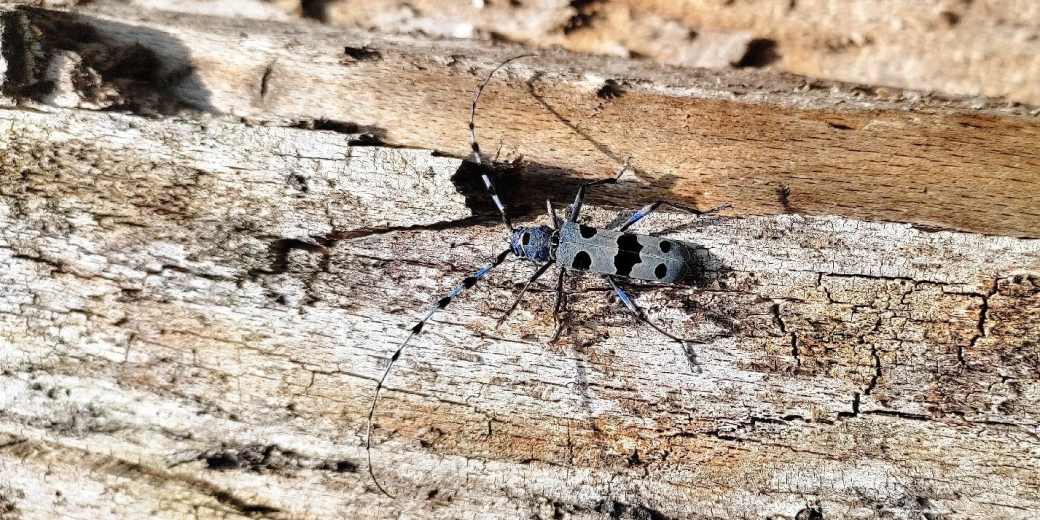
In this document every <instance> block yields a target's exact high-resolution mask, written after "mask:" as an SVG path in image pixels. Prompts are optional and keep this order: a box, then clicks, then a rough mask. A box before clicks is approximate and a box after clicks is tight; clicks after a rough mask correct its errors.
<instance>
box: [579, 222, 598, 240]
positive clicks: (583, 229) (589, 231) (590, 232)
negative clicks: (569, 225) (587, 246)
mask: <svg viewBox="0 0 1040 520" xmlns="http://www.w3.org/2000/svg"><path fill="white" fill-rule="evenodd" d="M578 232H579V233H581V238H592V237H594V236H596V233H598V231H597V230H596V228H591V227H589V226H586V225H585V224H579V225H578Z"/></svg>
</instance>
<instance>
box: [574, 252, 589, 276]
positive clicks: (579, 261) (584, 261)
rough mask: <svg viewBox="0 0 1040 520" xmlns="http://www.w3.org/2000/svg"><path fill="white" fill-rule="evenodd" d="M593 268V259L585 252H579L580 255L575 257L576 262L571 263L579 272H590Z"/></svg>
mask: <svg viewBox="0 0 1040 520" xmlns="http://www.w3.org/2000/svg"><path fill="white" fill-rule="evenodd" d="M591 266H592V257H591V256H589V254H588V253H586V252H585V251H578V254H576V255H574V260H572V261H571V267H573V268H574V269H577V270H579V271H588V270H589V267H591Z"/></svg>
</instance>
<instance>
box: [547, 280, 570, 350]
mask: <svg viewBox="0 0 1040 520" xmlns="http://www.w3.org/2000/svg"><path fill="white" fill-rule="evenodd" d="M566 273H567V270H566V269H564V268H562V267H561V268H560V271H559V273H557V275H556V303H555V305H554V306H553V323H555V324H556V330H555V331H554V332H553V336H552V339H550V340H549V344H550V345H551V344H553V343H556V340H558V339H560V334H561V333H562V332H563V327H564V325H566V322H564V321H563V319H561V318H560V313H561V312H562V311H563V310H564V309H565V308H566V305H567V304H566V299H567V294H566V293H564V291H563V280H564V277H565V276H566Z"/></svg>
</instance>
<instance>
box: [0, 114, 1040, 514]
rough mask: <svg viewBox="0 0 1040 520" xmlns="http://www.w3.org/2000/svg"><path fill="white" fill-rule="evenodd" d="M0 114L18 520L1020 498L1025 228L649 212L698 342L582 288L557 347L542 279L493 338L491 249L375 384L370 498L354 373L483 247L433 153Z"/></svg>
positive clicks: (1030, 292) (869, 504)
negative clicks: (961, 229) (995, 232)
mask: <svg viewBox="0 0 1040 520" xmlns="http://www.w3.org/2000/svg"><path fill="white" fill-rule="evenodd" d="M0 131H2V134H0V147H2V150H0V157H2V159H0V230H2V232H0V287H2V291H3V292H2V294H3V296H2V298H0V305H2V309H0V338H3V340H2V342H3V348H2V349H0V356H2V357H0V367H2V375H0V379H2V386H3V388H4V392H3V393H2V401H0V410H2V413H0V467H3V468H4V469H3V478H2V479H0V494H2V495H3V497H4V501H3V503H6V504H9V505H8V506H6V507H8V508H10V509H13V510H15V511H17V512H18V513H16V514H20V515H22V516H24V517H25V518H35V517H46V516H54V515H69V516H78V517H90V516H105V515H117V516H144V515H158V516H166V517H181V516H187V515H192V514H194V515H198V516H200V517H209V516H236V515H239V516H261V515H263V516H272V517H290V516H293V517H295V516H304V517H329V516H351V515H356V514H361V515H365V516H373V517H392V516H397V515H398V514H399V513H401V512H406V513H412V514H421V515H423V516H430V517H444V518H456V517H466V516H476V515H477V514H481V515H484V516H485V517H501V518H515V517H517V516H535V517H542V518H553V517H566V516H568V515H570V516H572V517H575V518H588V517H611V518H710V517H727V518H729V517H772V518H794V517H798V518H805V517H807V516H808V517H818V516H813V515H817V512H822V514H824V515H826V516H825V517H831V516H838V517H842V516H850V517H872V516H878V515H881V516H885V515H893V516H895V517H898V518H912V517H915V515H921V514H925V515H937V516H943V517H949V518H971V517H979V516H991V517H1002V518H1029V517H1032V516H1035V515H1036V514H1037V512H1038V511H1040V495H1038V491H1040V481H1038V480H1040V479H1038V477H1037V475H1040V471H1038V470H1040V457H1038V453H1040V451H1038V450H1040V440H1038V438H1037V437H1038V426H1037V425H1038V413H1037V410H1038V406H1037V405H1038V404H1040V403H1038V400H1040V393H1038V388H1040V387H1038V380H1040V372H1038V367H1040V365H1038V360H1040V357H1038V355H1040V352H1038V350H1037V349H1038V348H1040V346H1038V345H1040V332H1038V330H1037V327H1036V320H1037V318H1038V316H1040V288H1038V280H1040V243H1038V242H1037V241H1035V240H1022V239H1014V238H1003V237H988V236H982V235H972V234H960V233H950V232H926V231H921V230H917V229H914V228H912V227H911V226H908V225H904V224H878V223H867V222H858V221H852V220H846V219H842V218H836V217H829V218H820V217H801V216H790V215H786V216H773V217H754V218H719V217H704V218H701V219H692V220H691V219H689V218H687V217H685V216H683V215H678V214H662V215H659V216H656V217H652V218H651V219H650V220H649V221H648V222H647V223H646V224H645V225H644V226H645V228H646V229H647V230H649V229H654V230H657V231H662V232H664V231H667V232H668V234H669V235H670V236H674V237H676V238H678V239H682V240H685V241H688V242H690V243H692V244H696V245H698V246H699V247H701V248H702V249H701V252H702V258H703V259H704V260H705V261H706V265H708V266H709V271H710V275H711V276H710V281H709V283H708V284H707V286H706V287H704V288H674V287H673V288H668V287H665V288H643V289H638V288H637V289H636V292H637V293H638V294H639V296H638V302H639V303H640V304H641V305H642V306H644V307H646V308H647V309H648V310H649V312H650V315H651V316H652V318H653V319H654V320H656V321H657V322H658V323H660V324H661V326H663V327H665V328H666V329H667V330H671V331H674V332H676V333H681V334H683V335H684V336H688V337H691V338H696V339H697V340H698V341H700V342H701V344H699V345H697V346H696V348H695V349H694V350H693V354H695V356H692V357H690V356H687V353H685V352H684V351H683V350H682V349H680V348H679V347H678V346H677V345H675V344H674V343H670V342H668V341H666V340H664V339H662V337H660V336H659V335H656V334H655V333H654V332H653V331H650V330H647V329H645V328H643V327H640V326H639V325H638V323H637V322H635V321H634V320H632V319H630V318H629V317H627V316H626V315H625V314H624V311H623V308H622V307H621V306H620V305H618V304H616V303H611V302H609V301H608V300H607V298H606V295H607V291H606V286H605V284H602V283H599V282H596V281H595V280H594V279H586V280H583V281H582V282H580V283H577V284H575V285H573V286H572V287H571V290H572V291H573V293H572V296H571V300H570V315H569V316H568V318H567V319H568V322H569V323H570V324H571V325H570V328H569V330H568V331H567V333H566V334H565V341H564V343H563V344H561V345H560V346H558V347H555V348H553V347H547V346H546V345H545V344H544V341H545V340H546V338H547V337H548V335H549V334H550V333H551V330H552V320H551V314H550V313H551V309H550V307H551V305H552V303H551V296H550V290H549V289H548V288H544V287H540V288H538V289H537V290H535V291H533V293H532V294H531V295H530V297H529V298H528V300H527V302H525V303H524V304H523V305H522V307H521V311H520V312H519V313H518V314H517V315H516V316H515V317H514V318H512V319H510V320H509V321H508V322H507V323H506V324H505V325H504V326H503V327H502V328H501V329H500V330H499V329H496V328H495V326H494V322H495V316H496V315H497V314H498V313H500V312H502V311H503V310H504V309H505V307H506V306H508V304H509V301H510V300H509V298H510V296H511V295H512V294H515V289H516V287H517V284H518V283H520V282H521V281H522V280H523V279H524V278H525V276H526V274H527V273H528V270H529V268H525V267H524V266H523V265H521V264H519V263H513V264H507V266H508V267H504V268H502V269H500V270H499V271H497V272H495V273H494V275H493V277H492V278H491V279H490V280H489V283H487V284H485V285H480V286H477V287H476V288H474V289H473V290H472V291H471V292H469V293H467V294H466V296H465V297H464V298H462V299H461V300H459V301H458V302H457V304H455V305H453V306H452V308H451V312H450V313H446V314H445V315H443V316H442V317H441V318H438V319H437V320H435V322H434V323H432V324H431V325H430V326H429V327H428V331H427V334H426V335H424V336H421V337H420V341H418V342H416V343H415V345H414V347H412V348H411V350H410V351H407V353H406V355H405V357H404V358H403V359H402V361H401V363H400V364H399V370H397V371H396V372H395V373H394V374H393V375H392V376H391V379H390V380H389V389H388V391H387V392H386V394H385V395H384V398H383V404H382V406H381V408H380V409H379V410H378V413H377V424H378V428H377V429H376V435H377V439H376V440H377V442H376V451H375V458H374V462H375V464H376V470H377V472H378V473H379V474H380V475H381V477H382V478H383V479H384V480H385V481H386V482H387V484H388V485H389V486H390V487H391V489H393V490H394V491H395V492H397V493H399V494H400V497H399V498H398V499H397V500H395V501H390V500H389V499H386V498H385V497H382V496H381V495H379V494H377V493H376V492H375V490H374V487H373V486H372V484H371V482H370V481H369V479H368V477H367V475H366V474H365V473H364V462H363V461H364V452H363V448H362V447H363V432H364V425H365V420H364V419H365V415H366V413H367V406H368V404H369V402H370V399H371V397H372V390H373V386H374V384H373V378H374V377H376V376H378V374H379V373H380V370H381V368H382V367H383V366H384V364H385V362H386V356H387V355H388V354H389V353H390V352H391V351H392V349H393V348H395V347H396V344H397V343H398V342H399V341H400V340H402V339H403V336H404V333H405V329H406V328H407V327H409V326H411V324H412V323H413V321H414V319H415V318H416V317H417V315H418V314H419V313H420V312H421V311H422V310H423V309H424V308H426V306H427V305H428V304H429V303H430V302H431V301H432V300H433V299H434V298H435V297H436V296H437V295H438V294H440V293H442V292H443V291H444V290H446V289H447V288H448V287H449V286H450V285H452V284H453V283H454V281H455V280H456V279H458V278H460V277H462V276H464V275H465V274H466V273H469V272H471V271H472V269H473V268H474V266H476V265H477V264H478V263H480V262H481V261H482V260H483V259H484V258H486V256H487V255H488V254H489V253H490V252H492V251H497V250H499V249H500V248H501V241H502V240H503V239H504V237H503V233H502V230H501V228H500V226H499V225H497V224H496V222H497V221H496V219H495V216H494V215H493V214H490V213H486V212H483V211H481V210H478V211H477V213H476V216H470V215H471V213H472V212H471V210H469V209H468V208H467V206H466V202H465V197H463V196H461V195H458V194H456V191H457V190H456V189H455V186H454V185H453V184H452V183H451V182H449V180H450V178H451V176H452V175H453V174H454V173H455V170H456V168H457V167H458V165H459V162H458V161H457V160H455V159H448V158H431V157H430V156H429V154H428V153H426V152H419V151H410V150H397V149H386V148H381V147H364V146H357V145H353V146H352V145H350V144H349V143H350V141H351V140H352V139H353V138H352V136H349V135H343V134H338V133H333V132H324V131H315V130H306V129H285V128H267V127H247V126H243V125H241V124H237V123H231V122H222V121H211V122H208V123H197V122H191V121H175V120H159V121H150V120H146V119H142V118H139V117H134V116H127V115H118V114H105V113H89V112H81V111H67V110H48V111H46V112H38V111H26V110H9V109H8V110H0ZM572 182H574V181H572ZM629 182H630V183H631V184H632V185H637V184H639V181H636V180H632V181H629ZM464 184H465V183H462V184H460V188H459V189H461V190H462V191H463V192H465V187H464ZM624 189H626V186H624V185H622V186H619V187H616V188H615V191H621V190H624ZM385 199H390V200H394V201H395V203H394V204H393V206H394V207H393V208H391V209H388V205H387V204H385V202H384V200H385ZM557 201H558V202H562V200H561V199H557ZM588 211H589V212H590V213H589V216H590V219H592V220H593V221H606V220H609V218H610V216H611V213H610V212H609V211H606V210H604V209H602V208H599V207H590V208H589V210H588Z"/></svg>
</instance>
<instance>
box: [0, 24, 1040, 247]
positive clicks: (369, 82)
mask: <svg viewBox="0 0 1040 520" xmlns="http://www.w3.org/2000/svg"><path fill="white" fill-rule="evenodd" d="M90 5H91V6H94V5H95V4H90ZM102 7H104V9H102ZM96 9H97V10H98V11H96V12H93V13H92V14H91V13H88V14H63V13H56V12H51V11H40V10H32V9H29V10H23V11H18V12H14V13H9V14H7V15H6V16H5V17H4V20H5V24H6V29H5V33H4V34H5V35H6V36H5V39H6V41H8V42H10V43H12V45H10V46H8V48H10V49H11V51H10V53H11V55H10V56H7V57H6V59H7V60H8V69H9V70H8V80H7V81H6V82H5V87H4V88H5V90H6V91H7V92H8V93H12V94H23V95H31V96H33V97H35V98H36V99H42V100H45V101H47V102H50V103H57V104H61V105H62V106H80V107H90V108H93V107H100V108H109V109H130V110H134V111H137V112H140V113H145V114H156V113H167V112H173V111H175V110H177V109H179V108H183V107H193V108H194V109H196V110H202V111H207V112H217V113H227V114H234V115H237V116H241V117H248V118H251V119H253V120H266V121H270V120H275V121H284V120H286V119H289V120H293V121H295V120H301V119H324V120H329V121H332V122H334V123H337V124H338V125H339V127H340V128H344V129H348V130H353V131H367V132H369V133H371V134H373V135H374V136H375V137H378V138H379V139H381V140H383V141H384V142H386V143H390V144H395V145H406V146H415V147H422V148H427V149H434V150H441V151H445V152H447V153H450V154H453V155H456V156H460V157H461V156H463V155H464V154H465V153H466V152H467V150H468V145H467V132H466V121H467V117H468V108H469V104H470V102H471V100H472V93H473V90H474V85H475V84H476V83H477V82H478V81H479V79H480V77H481V76H483V75H485V74H486V73H487V72H488V71H490V69H491V68H492V67H494V66H495V65H497V64H498V63H499V62H501V61H502V60H503V59H505V58H506V57H508V56H514V55H517V54H519V53H520V52H522V51H523V49H519V48H515V47H513V48H508V47H506V48H498V47H495V48H486V47H480V46H478V45H477V44H475V43H474V42H467V41H460V40H428V39H419V38H416V37H409V36H381V35H379V34H376V33H343V32H337V31H334V30H331V29H325V28H321V27H316V26H298V25H286V24H277V23H271V22H258V21H254V20H228V19H222V18H198V17H185V16H182V15H174V14H168V13H161V12H139V11H133V10H126V9H123V8H120V7H117V6H111V5H100V6H98V7H96ZM101 11H104V13H105V14H100V13H101ZM20 49H23V50H21V51H20ZM576 62H577V60H576V58H575V56H573V55H570V54H563V53H552V54H548V55H542V56H537V57H532V58H529V59H527V60H525V61H524V62H520V63H516V64H514V65H511V66H510V67H509V70H507V71H503V73H502V75H501V77H500V78H499V79H497V80H496V81H493V82H492V84H491V87H490V88H489V90H488V91H487V95H486V96H485V97H484V98H483V99H482V105H481V115H480V123H479V126H480V131H481V133H482V136H483V140H484V145H485V148H487V149H494V148H495V147H496V146H497V145H499V144H501V145H503V146H504V147H505V150H504V155H503V156H504V157H515V156H522V157H523V158H524V159H525V160H526V161H527V163H528V165H529V167H530V168H533V169H535V170H542V171H549V172H557V173H563V174H566V173H569V172H580V174H582V175H586V176H605V175H607V174H608V172H610V171H613V170H616V169H617V168H618V166H619V165H620V163H621V162H622V160H623V159H624V158H625V157H631V158H632V164H633V165H634V166H635V168H636V170H637V175H639V177H640V178H641V179H642V180H643V181H644V182H645V187H644V189H643V190H642V191H641V193H640V196H641V197H642V198H643V199H646V198H653V197H664V196H667V197H669V198H671V199H674V200H678V201H681V202H685V203H687V204H691V205H696V206H698V207H701V208H702V209H706V208H708V207H714V206H717V205H719V204H724V203H729V204H732V205H733V211H732V212H731V214H744V215H746V214H770V213H778V212H789V211H797V212H799V213H803V214H824V215H825V214H837V215H843V216H848V217H855V218H861V219H877V220H888V221H902V222H911V223H915V224H920V225H923V226H926V227H938V228H946V229H960V230H969V231H975V232H982V233H990V234H1006V235H1013V236H1023V237H1027V236H1029V237H1036V236H1038V235H1040V233H1038V230H1040V211H1038V209H1037V208H1040V177H1038V176H1037V171H1038V169H1040V121H1038V119H1037V118H1036V116H1035V115H1030V114H1031V113H1032V112H1033V109H1032V108H1029V107H1021V106H1006V105H1001V104H994V103H991V102H989V101H986V100H982V101H978V100H976V101H971V100H948V99H941V98H935V97H928V96H922V95H921V94H920V93H915V92H905V91H892V90H888V89H875V88H869V87H859V86H855V85H843V84H829V83H818V82H813V81H808V80H805V79H804V78H800V77H793V76H778V75H776V74H767V73H755V72H727V73H712V72H710V71H706V70H703V69H680V68H664V67H661V66H656V65H652V64H641V63H636V62H631V61H627V60H619V59H609V58H597V59H583V60H581V61H580V63H581V65H580V66H579V65H576ZM359 129H361V130H359ZM782 193H783V194H784V195H783V196H781V194H782Z"/></svg>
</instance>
